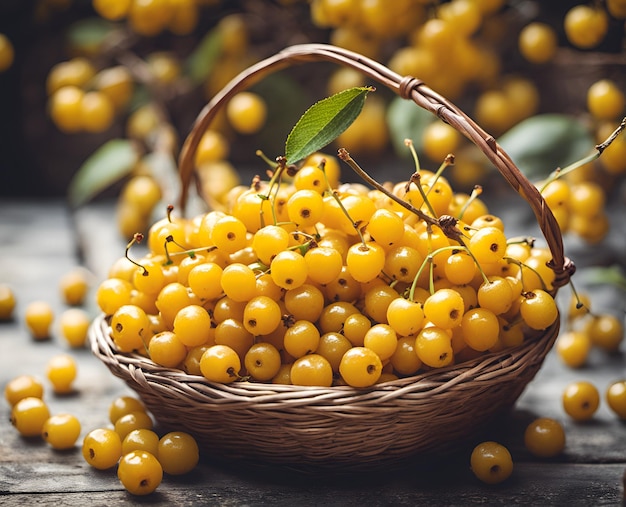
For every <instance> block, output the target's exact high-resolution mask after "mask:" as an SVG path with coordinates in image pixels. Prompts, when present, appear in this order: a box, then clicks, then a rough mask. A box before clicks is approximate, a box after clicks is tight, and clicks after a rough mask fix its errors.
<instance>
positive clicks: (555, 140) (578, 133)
mask: <svg viewBox="0 0 626 507" xmlns="http://www.w3.org/2000/svg"><path fill="white" fill-rule="evenodd" d="M498 143H499V144H500V146H501V147H502V148H503V149H504V150H505V151H506V152H507V153H508V154H509V155H510V156H511V158H512V159H513V161H514V162H515V163H516V165H517V166H518V167H519V169H520V171H522V172H523V173H524V174H525V175H526V177H527V178H529V179H537V178H543V177H546V176H547V175H548V174H550V173H551V172H552V171H554V170H555V169H556V168H558V167H560V168H563V167H566V166H568V165H569V164H572V163H573V162H576V161H578V160H580V159H582V158H583V157H584V156H586V155H589V153H591V151H592V150H593V148H594V146H595V143H594V140H593V139H592V137H591V133H590V132H589V129H588V128H587V127H586V126H585V125H584V124H583V123H582V122H581V121H579V120H577V119H575V118H573V117H572V116H568V115H564V114H540V115H536V116H532V117H530V118H528V119H526V120H524V121H522V122H520V123H519V124H517V125H516V126H514V127H513V128H511V129H510V130H509V131H507V132H506V133H505V134H503V135H502V136H501V137H500V139H498Z"/></svg>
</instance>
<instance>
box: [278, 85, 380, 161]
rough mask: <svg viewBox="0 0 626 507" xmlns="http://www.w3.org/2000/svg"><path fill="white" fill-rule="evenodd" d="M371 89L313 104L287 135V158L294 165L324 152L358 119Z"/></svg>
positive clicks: (359, 88)
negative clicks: (312, 155)
mask: <svg viewBox="0 0 626 507" xmlns="http://www.w3.org/2000/svg"><path fill="white" fill-rule="evenodd" d="M373 90H374V89H373V88H371V87H361V86H359V87H354V88H349V89H347V90H344V91H342V92H339V93H336V94H335V95H332V96H331V97H327V98H325V99H323V100H320V101H319V102H316V103H315V104H313V105H312V106H311V107H310V108H309V109H307V110H306V112H305V113H304V114H303V115H302V116H301V117H300V119H299V120H298V122H297V123H296V125H295V126H294V128H293V129H292V130H291V132H290V134H289V136H287V143H286V144H285V156H286V157H287V163H288V164H293V163H295V162H298V161H299V160H302V159H303V158H305V157H307V156H309V155H311V154H312V153H315V152H316V151H318V150H321V149H322V148H324V147H325V146H327V145H328V144H330V143H331V142H333V141H334V140H335V139H337V137H339V135H340V134H341V133H342V132H343V131H345V130H346V129H347V128H348V127H349V126H350V125H351V124H352V122H353V121H354V120H355V119H356V118H357V116H358V115H359V113H360V112H361V109H363V104H364V103H365V97H366V96H367V94H368V93H369V92H370V91H373Z"/></svg>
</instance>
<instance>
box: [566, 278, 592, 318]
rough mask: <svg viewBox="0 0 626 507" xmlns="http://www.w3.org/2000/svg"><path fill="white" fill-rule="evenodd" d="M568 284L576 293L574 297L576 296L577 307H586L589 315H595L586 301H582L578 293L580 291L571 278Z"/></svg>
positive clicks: (578, 308)
mask: <svg viewBox="0 0 626 507" xmlns="http://www.w3.org/2000/svg"><path fill="white" fill-rule="evenodd" d="M568 284H569V286H570V289H571V290H572V293H573V294H574V297H575V298H576V309H577V310H580V309H581V308H585V309H586V310H587V313H588V314H589V315H591V316H594V314H593V313H592V311H591V308H589V307H588V306H587V305H585V303H583V302H582V301H581V299H580V296H579V295H578V291H577V290H576V287H574V281H573V280H571V279H570V280H569V281H568Z"/></svg>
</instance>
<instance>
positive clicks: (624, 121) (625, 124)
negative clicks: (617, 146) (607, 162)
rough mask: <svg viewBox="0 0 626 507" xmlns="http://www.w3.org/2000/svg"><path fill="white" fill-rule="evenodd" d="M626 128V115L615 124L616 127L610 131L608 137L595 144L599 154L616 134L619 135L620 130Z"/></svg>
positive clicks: (613, 139)
mask: <svg viewBox="0 0 626 507" xmlns="http://www.w3.org/2000/svg"><path fill="white" fill-rule="evenodd" d="M625 128H626V116H625V117H624V118H622V121H621V123H620V124H619V125H618V126H617V128H616V129H615V130H614V131H613V132H612V133H611V135H610V136H609V137H607V138H606V139H605V140H604V141H603V142H601V143H600V144H596V150H598V152H599V154H602V152H603V151H604V150H606V149H607V148H608V147H609V146H610V144H611V143H612V142H613V141H615V139H616V138H617V136H619V135H620V134H621V133H622V131H623V130H624V129H625Z"/></svg>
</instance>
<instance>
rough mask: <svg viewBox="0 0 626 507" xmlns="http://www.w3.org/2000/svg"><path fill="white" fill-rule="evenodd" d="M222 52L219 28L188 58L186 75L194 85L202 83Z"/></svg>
mask: <svg viewBox="0 0 626 507" xmlns="http://www.w3.org/2000/svg"><path fill="white" fill-rule="evenodd" d="M221 50H222V37H221V35H220V32H219V31H218V29H217V28H214V29H213V30H211V31H209V32H208V33H207V34H206V35H205V36H204V37H203V38H202V40H201V41H200V43H199V44H198V45H197V46H196V49H194V51H193V52H192V53H191V54H190V55H189V56H188V57H187V60H186V61H185V64H184V68H185V73H186V74H187V75H188V76H189V77H190V78H191V80H192V81H193V83H194V84H200V83H202V82H203V81H204V80H205V79H206V78H207V76H208V75H209V73H210V72H211V70H212V69H213V66H214V65H215V62H216V61H217V59H218V57H219V55H220V52H221Z"/></svg>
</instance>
